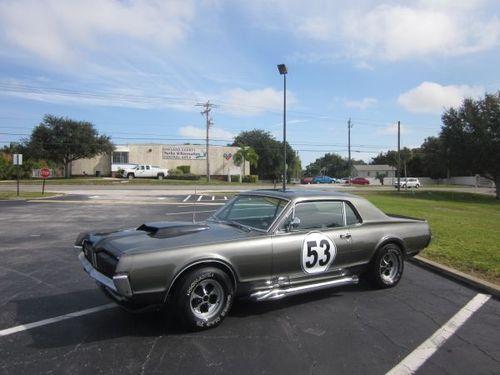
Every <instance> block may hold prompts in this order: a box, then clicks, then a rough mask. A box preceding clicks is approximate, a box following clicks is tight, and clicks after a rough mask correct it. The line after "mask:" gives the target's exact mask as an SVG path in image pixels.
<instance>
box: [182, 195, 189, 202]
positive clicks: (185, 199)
mask: <svg viewBox="0 0 500 375" xmlns="http://www.w3.org/2000/svg"><path fill="white" fill-rule="evenodd" d="M189 198H191V195H188V196H187V197H186V198H184V200H183V202H185V201H187V200H189Z"/></svg>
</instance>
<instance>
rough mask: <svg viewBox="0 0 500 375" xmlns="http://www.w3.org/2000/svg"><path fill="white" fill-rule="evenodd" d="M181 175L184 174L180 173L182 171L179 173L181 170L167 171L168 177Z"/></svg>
mask: <svg viewBox="0 0 500 375" xmlns="http://www.w3.org/2000/svg"><path fill="white" fill-rule="evenodd" d="M183 174H184V173H182V171H181V170H179V169H170V170H169V171H168V175H169V176H182V175H183Z"/></svg>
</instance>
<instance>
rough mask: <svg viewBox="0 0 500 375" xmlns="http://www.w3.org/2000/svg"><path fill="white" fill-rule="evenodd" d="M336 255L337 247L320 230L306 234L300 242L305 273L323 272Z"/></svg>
mask: <svg viewBox="0 0 500 375" xmlns="http://www.w3.org/2000/svg"><path fill="white" fill-rule="evenodd" d="M336 255H337V248H336V247H335V244H334V243H333V241H332V240H331V239H330V237H328V236H327V235H325V234H323V233H320V232H311V233H308V234H306V237H305V238H304V242H303V244H302V269H303V270H304V272H306V273H320V272H325V271H326V270H328V267H330V264H331V263H332V262H333V260H334V259H335V256H336Z"/></svg>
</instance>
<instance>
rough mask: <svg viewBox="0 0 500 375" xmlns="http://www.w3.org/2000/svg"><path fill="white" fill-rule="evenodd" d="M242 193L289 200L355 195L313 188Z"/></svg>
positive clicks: (258, 190)
mask: <svg viewBox="0 0 500 375" xmlns="http://www.w3.org/2000/svg"><path fill="white" fill-rule="evenodd" d="M240 195H263V196H267V197H276V198H281V199H287V200H297V199H301V198H320V199H321V198H347V197H349V198H354V197H356V196H355V195H352V194H348V193H339V192H338V191H324V190H313V189H286V190H285V191H283V190H282V189H257V190H248V191H243V192H241V193H240Z"/></svg>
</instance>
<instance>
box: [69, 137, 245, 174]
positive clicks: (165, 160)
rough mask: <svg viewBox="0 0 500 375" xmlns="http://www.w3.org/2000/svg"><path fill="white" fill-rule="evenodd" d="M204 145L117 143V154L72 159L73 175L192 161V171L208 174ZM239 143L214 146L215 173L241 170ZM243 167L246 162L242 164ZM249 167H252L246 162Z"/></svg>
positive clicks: (173, 165) (212, 162) (211, 156)
mask: <svg viewBox="0 0 500 375" xmlns="http://www.w3.org/2000/svg"><path fill="white" fill-rule="evenodd" d="M206 151H207V150H206V146H204V145H163V144H128V145H117V146H116V148H115V151H114V152H113V155H108V154H103V155H100V156H96V157H94V158H92V159H80V160H76V161H74V162H73V163H72V173H71V174H72V175H73V176H81V175H102V176H110V175H113V174H114V173H116V172H117V171H118V170H119V169H122V168H124V167H125V166H130V165H136V164H150V165H155V166H159V167H161V168H165V169H169V170H174V169H176V168H177V167H178V166H181V165H189V166H190V167H191V173H192V174H195V175H206V173H207V152H206ZM237 151H238V147H230V146H210V148H209V162H210V175H211V176H217V175H219V176H227V175H236V174H240V173H241V172H240V171H241V169H242V168H240V167H239V166H237V165H235V164H234V159H233V157H234V154H235V153H236V152H237ZM241 167H242V166H241ZM245 170H246V171H249V170H250V166H249V163H248V162H246V169H245Z"/></svg>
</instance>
